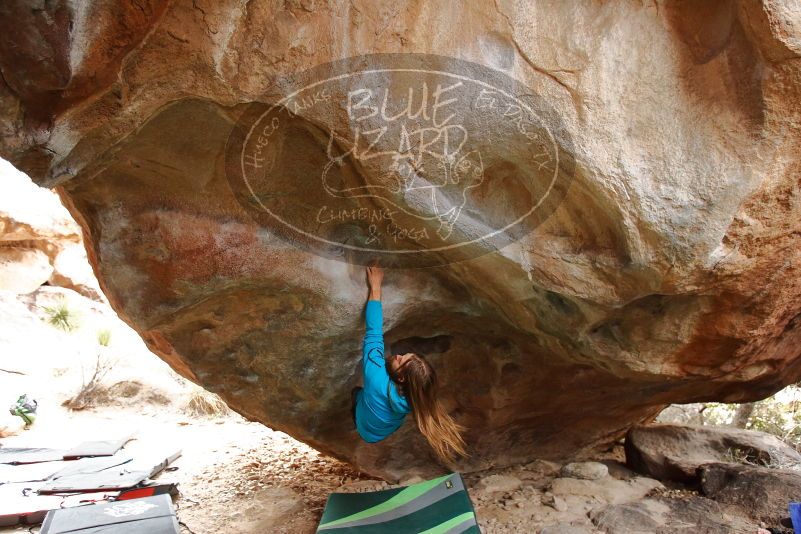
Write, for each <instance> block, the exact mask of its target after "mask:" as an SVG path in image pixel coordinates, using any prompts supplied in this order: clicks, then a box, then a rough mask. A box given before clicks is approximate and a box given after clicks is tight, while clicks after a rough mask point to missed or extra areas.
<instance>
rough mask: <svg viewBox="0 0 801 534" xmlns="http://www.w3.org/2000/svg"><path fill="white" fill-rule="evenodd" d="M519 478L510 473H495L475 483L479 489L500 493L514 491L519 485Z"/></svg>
mask: <svg viewBox="0 0 801 534" xmlns="http://www.w3.org/2000/svg"><path fill="white" fill-rule="evenodd" d="M520 484H521V482H520V479H519V478H517V477H515V476H512V475H502V474H495V475H489V476H487V477H484V478H482V479H481V481H480V482H479V483H478V484H476V487H477V488H478V489H479V490H480V491H485V492H487V493H501V492H509V491H515V490H516V489H518V488H519V487H520Z"/></svg>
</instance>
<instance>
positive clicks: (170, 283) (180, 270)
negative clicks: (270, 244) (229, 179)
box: [131, 211, 270, 289]
mask: <svg viewBox="0 0 801 534" xmlns="http://www.w3.org/2000/svg"><path fill="white" fill-rule="evenodd" d="M132 223H133V225H132V226H133V228H132V230H131V231H132V232H137V233H140V235H141V237H139V238H138V239H137V240H136V241H137V243H136V247H135V250H136V256H137V258H136V260H137V263H140V264H142V265H143V269H144V270H145V271H146V272H147V273H148V274H149V275H150V276H151V277H152V278H153V281H154V283H155V284H154V285H155V286H156V287H164V288H172V289H176V283H191V284H202V283H205V282H208V281H209V280H212V279H213V278H218V277H223V278H231V279H241V278H248V277H252V276H254V275H258V274H259V273H261V272H264V271H265V270H266V269H267V268H268V267H269V263H270V258H269V257H268V254H267V251H266V250H265V249H264V248H263V247H262V246H261V244H260V242H259V238H258V235H257V233H256V232H257V227H255V226H252V225H246V224H242V223H240V222H236V221H220V220H218V219H210V218H206V217H202V216H196V215H193V214H188V213H181V212H176V211H152V212H147V213H142V214H140V215H138V216H136V217H135V218H134V219H133V221H132Z"/></svg>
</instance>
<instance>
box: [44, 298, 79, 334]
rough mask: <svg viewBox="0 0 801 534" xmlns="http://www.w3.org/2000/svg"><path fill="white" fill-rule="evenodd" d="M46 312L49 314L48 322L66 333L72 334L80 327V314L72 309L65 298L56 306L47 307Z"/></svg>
mask: <svg viewBox="0 0 801 534" xmlns="http://www.w3.org/2000/svg"><path fill="white" fill-rule="evenodd" d="M44 311H45V313H46V314H47V322H48V323H50V324H51V325H53V326H54V327H56V328H58V329H59V330H63V331H64V332H72V331H73V330H76V329H77V328H78V326H79V325H80V318H79V314H78V312H77V311H75V310H72V309H70V307H69V306H68V304H67V301H66V299H64V298H63V297H62V298H61V299H60V300H59V301H58V303H56V305H55V306H45V307H44Z"/></svg>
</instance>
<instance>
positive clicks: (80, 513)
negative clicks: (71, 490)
mask: <svg viewBox="0 0 801 534" xmlns="http://www.w3.org/2000/svg"><path fill="white" fill-rule="evenodd" d="M40 532H41V534H66V533H70V534H100V533H103V534H106V533H107V534H178V520H177V518H176V517H175V510H174V509H173V507H172V500H171V499H170V496H169V495H166V494H165V495H157V496H155V497H145V498H142V499H132V500H130V501H121V502H111V503H103V504H90V505H88V506H77V507H75V508H64V509H61V510H51V511H50V512H48V513H47V517H45V520H44V523H43V524H42V530H41V531H40Z"/></svg>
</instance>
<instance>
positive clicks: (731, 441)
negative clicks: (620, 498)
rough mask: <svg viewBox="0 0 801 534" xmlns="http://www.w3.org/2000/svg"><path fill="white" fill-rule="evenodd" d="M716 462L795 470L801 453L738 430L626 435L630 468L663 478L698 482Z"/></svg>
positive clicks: (648, 429) (649, 430)
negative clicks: (706, 469) (745, 463)
mask: <svg viewBox="0 0 801 534" xmlns="http://www.w3.org/2000/svg"><path fill="white" fill-rule="evenodd" d="M718 462H728V463H740V462H747V463H750V464H754V465H761V466H766V467H767V466H769V467H773V468H791V467H792V468H797V467H799V466H801V454H799V453H798V452H797V451H796V450H795V449H793V448H792V447H790V446H789V445H787V444H785V443H784V442H783V441H781V440H780V439H778V438H777V437H775V436H772V435H770V434H766V433H764V432H756V431H753V430H741V429H737V428H723V427H709V426H691V425H687V426H683V425H648V426H635V427H633V428H632V429H630V430H629V432H628V434H626V464H627V465H628V466H629V467H630V468H631V469H633V470H635V471H637V472H638V473H643V474H645V475H648V476H651V477H654V478H658V479H660V480H674V481H677V482H698V481H699V480H700V477H701V470H700V468H701V467H703V466H704V465H706V464H715V463H718Z"/></svg>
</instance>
